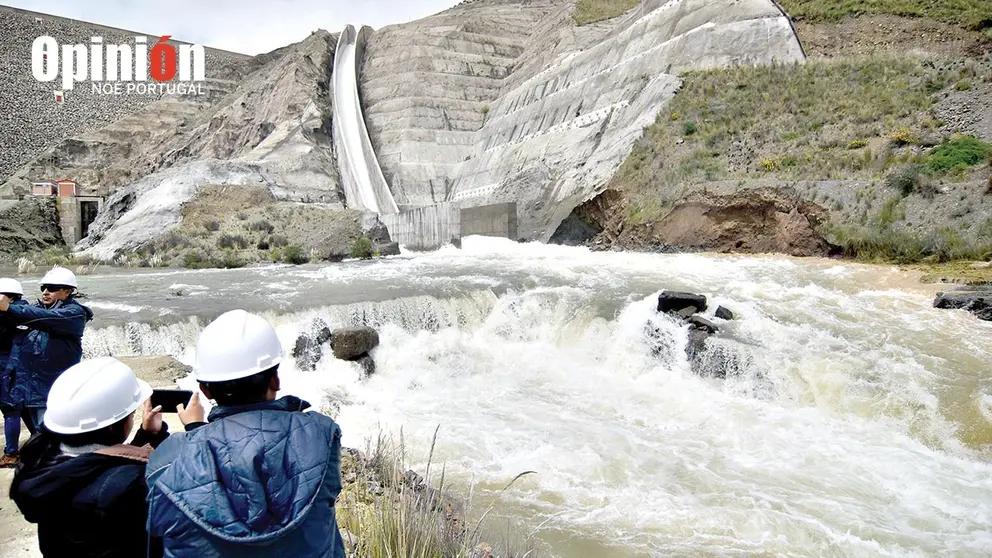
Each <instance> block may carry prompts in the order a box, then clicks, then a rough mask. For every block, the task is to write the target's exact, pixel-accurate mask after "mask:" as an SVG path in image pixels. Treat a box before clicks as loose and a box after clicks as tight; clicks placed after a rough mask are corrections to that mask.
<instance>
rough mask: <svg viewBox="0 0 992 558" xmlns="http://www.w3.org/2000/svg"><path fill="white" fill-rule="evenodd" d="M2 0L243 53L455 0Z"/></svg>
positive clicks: (418, 14)
mask: <svg viewBox="0 0 992 558" xmlns="http://www.w3.org/2000/svg"><path fill="white" fill-rule="evenodd" d="M0 3H2V4H5V5H8V6H14V7H17V8H23V9H25V10H32V11H36V12H43V13H47V14H53V15H59V16H63V17H69V18H73V19H81V20H85V21H90V22H93V23H100V24H103V25H107V26H110V27H120V28H123V29H129V30H132V31H140V32H142V33H148V34H150V35H172V36H173V38H175V39H177V40H180V41H188V42H191V43H198V44H202V45H205V46H211V47H215V48H220V49H226V50H232V51H235V52H241V53H244V54H259V53H262V52H268V51H270V50H273V49H276V48H279V47H281V46H286V45H288V44H290V43H295V42H297V41H301V40H303V39H305V38H306V37H307V36H308V35H309V34H310V32H311V31H314V30H316V29H326V30H328V31H330V32H331V33H336V32H337V31H339V30H340V29H341V28H343V27H344V26H345V25H347V24H349V23H351V24H353V25H355V26H356V27H357V26H358V25H370V26H372V27H374V28H376V29H378V28H380V27H383V26H386V25H389V24H391V23H402V22H405V21H412V20H414V19H420V18H422V17H425V16H429V15H431V14H435V13H437V12H440V11H442V10H445V9H447V8H450V7H451V6H454V5H455V4H457V3H458V0H164V1H162V2H151V1H148V0H0Z"/></svg>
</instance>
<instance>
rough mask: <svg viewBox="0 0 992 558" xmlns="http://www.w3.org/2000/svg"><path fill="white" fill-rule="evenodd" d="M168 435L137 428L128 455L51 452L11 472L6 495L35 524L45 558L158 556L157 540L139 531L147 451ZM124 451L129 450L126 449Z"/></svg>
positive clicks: (144, 510) (144, 508)
mask: <svg viewBox="0 0 992 558" xmlns="http://www.w3.org/2000/svg"><path fill="white" fill-rule="evenodd" d="M167 436H168V431H167V427H166V426H165V425H164V424H163V431H162V432H161V433H160V434H158V435H152V434H149V433H147V432H145V431H144V430H140V429H139V430H138V433H137V434H136V435H135V438H134V440H133V441H132V442H131V444H130V446H131V447H130V448H127V447H124V448H123V449H122V448H121V446H114V448H113V449H114V450H117V451H116V452H117V453H132V454H133V455H131V456H129V457H120V456H117V455H105V454H103V453H85V454H82V455H80V456H78V457H70V456H67V455H65V454H61V453H59V454H56V455H52V456H50V457H47V458H45V459H44V460H42V462H41V463H40V464H38V465H37V466H35V467H30V466H28V465H27V464H25V465H24V466H23V467H22V468H20V469H19V470H18V471H17V473H15V475H14V481H13V482H12V483H11V487H10V497H11V499H12V500H14V503H15V504H17V507H18V508H19V509H20V510H21V513H23V514H24V518H25V519H26V520H27V521H29V522H31V523H37V524H38V546H39V548H40V549H41V553H42V555H44V556H45V558H141V557H144V556H146V553H148V551H149V550H151V553H150V554H147V555H148V556H150V557H156V556H161V553H162V550H161V541H159V540H157V539H156V540H149V537H148V535H147V532H146V531H145V521H146V518H147V516H148V505H147V503H146V502H145V496H146V495H147V493H148V489H147V487H146V485H145V464H146V463H147V458H148V451H147V449H145V450H144V452H142V448H140V447H135V446H143V445H145V444H151V445H152V446H153V447H154V446H158V444H159V443H160V442H162V440H164V439H165V438H166V437H167ZM129 450H130V451H129Z"/></svg>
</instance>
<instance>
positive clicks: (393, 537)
mask: <svg viewBox="0 0 992 558" xmlns="http://www.w3.org/2000/svg"><path fill="white" fill-rule="evenodd" d="M436 437H437V432H435V441H436ZM433 454H434V446H433V444H432V446H431V459H430V460H429V461H428V465H427V469H426V471H425V472H424V477H425V478H423V479H420V478H418V475H416V474H415V473H413V472H412V471H406V472H404V466H405V454H404V446H403V442H402V440H401V441H400V442H399V443H398V444H397V443H394V442H393V441H392V440H391V439H388V438H386V437H384V436H383V435H382V434H381V433H380V435H379V436H378V438H377V439H376V440H374V441H371V442H370V444H369V447H368V449H367V454H366V455H367V457H366V458H365V459H359V460H354V459H351V458H349V457H346V458H345V459H344V462H343V464H342V475H343V477H344V478H345V481H346V482H345V488H344V490H343V491H342V493H341V496H340V497H339V498H338V501H337V504H336V509H337V520H338V525H339V526H340V527H341V528H342V529H345V530H347V531H348V532H349V533H351V534H353V535H354V536H355V538H354V540H353V541H352V545H349V546H352V548H350V549H349V556H361V557H364V558H399V557H403V558H483V557H485V558H524V557H528V558H536V557H537V554H535V552H536V551H535V550H534V549H533V548H529V545H528V544H527V541H526V540H525V539H524V537H519V538H517V539H515V540H513V541H507V540H503V541H499V542H500V543H501V544H497V545H493V544H489V542H487V535H488V529H487V527H486V523H487V521H488V517H489V514H490V512H491V511H492V509H493V504H494V503H495V501H494V502H492V503H490V504H489V506H488V507H487V509H486V510H484V511H483V513H481V514H477V516H476V517H474V518H473V519H472V520H471V521H469V520H468V519H469V518H468V517H467V516H468V515H475V514H473V512H472V510H471V502H469V503H468V506H469V509H462V506H461V505H460V503H459V502H458V500H457V498H456V497H454V496H453V495H452V494H451V493H450V489H449V487H448V486H447V485H446V484H445V476H444V468H443V466H442V467H441V469H440V473H438V466H437V464H435V463H433V462H432V461H433ZM531 473H532V471H528V472H524V473H521V474H520V475H517V477H516V478H514V479H513V480H511V481H510V482H509V484H508V485H507V487H506V488H504V491H505V490H506V489H508V488H509V487H510V486H511V485H513V484H514V483H515V482H516V481H517V480H518V479H520V478H521V477H523V476H525V475H527V474H531ZM349 481H350V482H349ZM435 486H436V488H435ZM500 494H502V492H501V493H500ZM497 498H498V496H497Z"/></svg>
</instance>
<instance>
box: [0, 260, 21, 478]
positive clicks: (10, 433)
mask: <svg viewBox="0 0 992 558" xmlns="http://www.w3.org/2000/svg"><path fill="white" fill-rule="evenodd" d="M0 297H4V298H6V299H7V300H9V301H10V302H9V304H11V305H14V306H18V305H21V304H27V302H26V301H24V300H23V297H24V289H23V288H22V287H21V283H20V281H17V280H16V279H9V278H7V277H4V278H0ZM7 322H8V320H6V319H3V316H2V315H0V413H3V437H4V447H3V456H2V457H0V468H9V467H13V466H14V465H16V464H17V454H18V452H17V445H18V443H19V441H20V437H21V409H20V407H19V406H18V405H17V402H16V401H15V400H14V398H13V397H12V393H11V392H12V390H13V388H14V369H13V367H12V366H11V367H9V369H8V366H7V365H8V363H9V361H10V353H11V351H12V350H13V349H14V347H16V346H18V345H19V344H20V342H21V341H22V339H23V338H24V336H25V335H26V334H27V328H26V327H25V326H20V328H18V327H17V326H16V325H14V324H12V323H7Z"/></svg>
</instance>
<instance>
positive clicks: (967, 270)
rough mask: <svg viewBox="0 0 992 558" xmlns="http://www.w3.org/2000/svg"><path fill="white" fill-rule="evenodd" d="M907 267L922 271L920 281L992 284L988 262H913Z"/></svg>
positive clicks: (990, 267)
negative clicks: (913, 263)
mask: <svg viewBox="0 0 992 558" xmlns="http://www.w3.org/2000/svg"><path fill="white" fill-rule="evenodd" d="M908 268H909V269H913V270H916V271H922V272H923V275H922V276H921V277H920V282H922V283H957V284H964V285H992V264H990V263H989V262H976V261H967V260H962V261H957V262H948V263H941V264H915V265H912V266H908Z"/></svg>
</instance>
